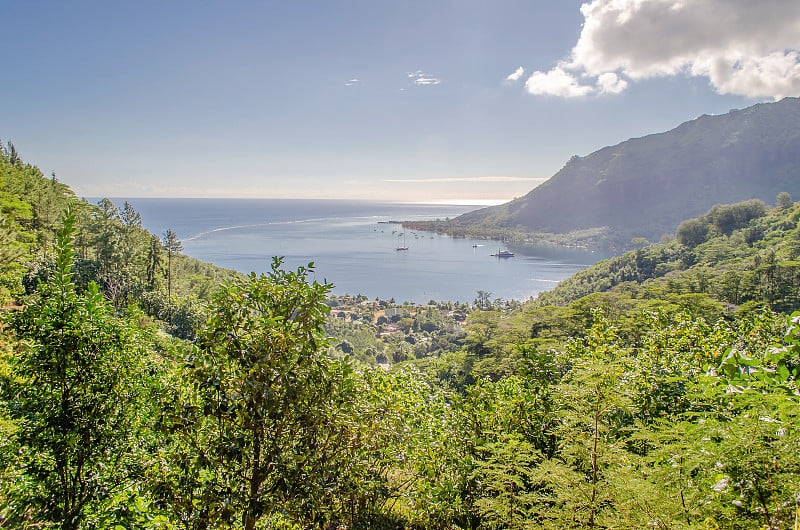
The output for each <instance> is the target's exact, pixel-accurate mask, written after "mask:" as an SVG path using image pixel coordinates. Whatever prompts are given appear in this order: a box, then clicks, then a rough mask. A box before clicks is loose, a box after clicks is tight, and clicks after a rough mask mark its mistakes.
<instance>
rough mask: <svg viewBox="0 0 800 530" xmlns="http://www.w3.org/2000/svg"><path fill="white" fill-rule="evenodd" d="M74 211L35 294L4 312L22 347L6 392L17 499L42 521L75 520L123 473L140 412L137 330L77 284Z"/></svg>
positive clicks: (64, 524)
mask: <svg viewBox="0 0 800 530" xmlns="http://www.w3.org/2000/svg"><path fill="white" fill-rule="evenodd" d="M73 223H74V214H73V213H72V211H71V209H68V210H67V213H66V214H65V216H64V219H63V228H62V229H61V230H60V231H59V232H58V234H57V239H56V245H57V246H56V263H55V272H54V275H53V277H52V279H51V282H50V283H48V284H46V285H44V286H43V287H42V289H41V290H40V291H39V293H38V296H37V297H36V298H35V299H34V300H33V301H31V302H30V303H29V304H27V305H26V307H25V308H24V309H23V310H22V311H21V312H19V313H17V314H15V315H12V316H11V317H10V323H11V328H12V329H13V331H14V333H15V334H16V336H17V338H18V339H19V341H20V342H19V345H20V351H19V355H18V357H17V358H16V359H15V361H14V362H15V365H14V367H13V369H14V373H15V374H16V378H15V379H14V380H13V381H12V382H11V384H10V386H9V388H7V389H5V390H6V392H7V395H6V398H7V399H8V400H9V402H10V404H11V406H10V410H11V411H12V415H13V417H15V418H16V419H18V420H19V422H20V423H19V430H18V431H17V432H16V441H17V443H18V444H19V447H20V450H19V458H20V464H21V470H22V471H21V472H22V474H23V476H24V477H25V478H24V479H23V482H25V481H29V483H30V484H31V487H28V488H26V489H24V490H23V491H21V496H22V497H23V500H24V501H25V502H26V503H28V504H29V506H30V507H31V508H32V509H33V512H34V516H35V517H36V518H37V519H39V520H42V521H53V522H57V523H59V524H60V525H61V526H60V528H63V529H65V530H72V529H76V528H78V527H79V526H80V525H81V522H82V520H83V519H84V518H85V514H86V511H87V510H88V509H89V508H91V507H96V506H97V505H98V504H99V503H101V502H102V501H103V500H104V499H106V498H108V497H109V496H110V495H111V494H112V492H113V491H114V490H115V489H117V488H119V487H120V486H121V485H122V484H123V483H124V482H125V481H126V477H127V472H128V470H126V469H125V467H126V463H127V462H128V460H126V459H127V458H128V457H130V456H131V450H132V447H133V442H132V440H133V438H134V436H135V434H136V430H137V429H136V425H137V419H136V415H135V414H133V411H132V409H133V407H134V404H135V402H136V391H135V390H134V387H133V386H132V385H131V384H129V383H131V382H132V381H136V380H137V377H136V373H137V371H138V370H137V362H138V361H137V360H136V359H137V358H138V357H139V355H138V352H136V353H137V354H134V352H133V351H132V350H133V348H134V347H135V344H136V341H135V337H134V332H133V331H132V330H131V329H130V328H129V327H128V326H126V325H125V324H124V323H122V322H121V321H119V320H117V319H116V318H115V317H114V316H113V312H112V310H111V309H110V308H109V307H108V305H107V303H106V301H105V300H104V299H103V297H102V295H101V294H100V293H99V291H98V288H97V285H95V284H94V283H91V284H90V285H89V288H88V289H87V291H86V292H84V293H82V294H81V295H78V294H77V293H76V290H75V284H74V283H73V272H72V260H73V247H72V242H73V233H74V226H73Z"/></svg>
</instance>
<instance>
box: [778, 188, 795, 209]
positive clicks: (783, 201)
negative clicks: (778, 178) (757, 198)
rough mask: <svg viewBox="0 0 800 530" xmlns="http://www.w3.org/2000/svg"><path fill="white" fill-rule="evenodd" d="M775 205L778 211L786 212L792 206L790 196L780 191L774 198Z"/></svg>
mask: <svg viewBox="0 0 800 530" xmlns="http://www.w3.org/2000/svg"><path fill="white" fill-rule="evenodd" d="M775 205H776V206H777V207H778V209H780V210H787V209H789V208H790V207H791V206H792V196H791V195H789V194H788V193H787V192H785V191H782V192H780V193H779V194H778V196H777V197H776V198H775Z"/></svg>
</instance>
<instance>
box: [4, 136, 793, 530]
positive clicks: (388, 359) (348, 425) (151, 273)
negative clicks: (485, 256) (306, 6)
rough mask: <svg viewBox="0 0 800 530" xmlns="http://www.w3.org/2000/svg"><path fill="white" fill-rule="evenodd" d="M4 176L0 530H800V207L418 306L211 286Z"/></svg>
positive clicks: (201, 275) (305, 288)
mask: <svg viewBox="0 0 800 530" xmlns="http://www.w3.org/2000/svg"><path fill="white" fill-rule="evenodd" d="M0 154H1V155H2V156H0V211H2V215H3V217H2V224H0V228H1V229H2V230H0V238H2V247H0V248H2V254H0V260H2V261H1V262H0V285H2V303H3V310H2V324H1V325H0V326H2V335H1V336H0V337H1V338H0V354H1V356H0V485H1V486H0V527H5V528H27V529H33V528H47V527H51V528H65V529H91V528H103V529H106V528H114V529H123V528H152V529H155V528H159V529H173V528H174V529H192V530H200V529H212V528H237V529H254V528H274V529H295V528H353V529H357V528H373V527H374V528H465V529H466V528H491V529H495V528H498V529H499V528H508V529H513V528H650V527H655V528H697V529H711V528H720V529H721V528H731V529H733V528H736V529H741V528H753V529H756V528H758V529H763V528H776V529H777V528H796V527H797V520H798V516H799V515H800V512H798V504H800V418H798V414H800V406H799V405H800V403H799V401H800V389H798V377H800V313H793V311H794V310H795V309H798V308H797V287H798V285H797V281H798V278H797V273H796V271H797V267H796V263H795V261H794V260H795V259H796V258H797V257H798V252H797V250H796V249H797V248H798V247H797V244H796V241H797V239H798V238H797V236H796V234H797V233H799V232H798V230H799V229H798V219H800V207H799V206H800V205H796V204H793V203H792V202H791V198H787V197H786V196H782V197H781V198H780V199H779V200H778V201H777V203H778V207H776V208H772V209H770V208H767V207H766V206H765V205H764V204H763V203H759V202H747V203H743V204H735V205H728V206H717V207H715V208H712V210H711V211H709V212H708V213H707V214H705V215H703V216H701V217H700V218H697V219H694V220H691V221H687V223H689V224H688V225H687V224H684V225H681V228H679V229H678V230H677V234H676V237H674V238H672V239H670V240H668V241H667V240H665V241H664V242H663V243H659V244H657V245H649V244H648V243H647V242H645V241H638V242H637V243H636V246H637V247H638V248H637V250H634V251H632V252H630V253H627V254H624V255H622V256H619V257H617V258H612V259H610V260H607V261H604V262H601V263H599V264H598V265H596V266H595V267H593V268H590V269H587V270H586V271H584V272H583V273H580V274H579V275H576V276H575V277H573V278H571V279H570V280H567V281H565V282H564V283H563V284H561V285H560V286H559V288H557V289H556V290H554V291H553V292H552V293H550V294H548V295H546V296H541V297H539V298H538V299H536V300H532V301H528V302H525V303H520V302H505V301H502V300H492V299H491V295H490V293H486V292H483V291H481V292H478V294H477V296H476V299H475V301H474V302H473V303H472V304H453V303H448V302H438V303H436V302H433V301H432V303H430V304H427V305H424V306H414V305H411V304H402V305H401V304H396V303H394V302H393V301H381V300H375V301H371V300H367V299H366V298H365V297H361V296H358V295H355V296H340V297H333V296H332V295H331V294H330V290H331V286H330V285H329V284H326V283H323V284H319V283H316V282H314V281H311V279H310V278H311V277H312V276H311V274H310V273H311V271H312V270H313V265H311V264H310V265H309V266H307V267H301V268H299V269H297V270H287V268H286V267H285V266H284V264H283V262H282V260H281V259H280V258H275V259H274V260H273V262H272V266H271V268H270V270H269V271H268V272H267V273H266V274H262V275H255V274H250V275H240V274H235V273H233V272H231V271H224V270H221V269H218V268H215V267H213V266H211V265H207V264H202V263H199V262H197V261H195V260H192V259H190V258H188V257H185V256H182V255H181V254H180V242H179V241H177V239H176V238H175V237H170V236H169V234H166V235H165V236H164V237H163V238H162V237H159V236H156V235H153V234H149V233H148V232H147V231H145V230H143V229H142V228H141V220H140V219H139V217H138V214H136V212H134V211H133V208H132V207H131V206H130V205H123V208H122V209H121V211H120V210H119V209H117V208H116V207H115V206H114V205H113V204H112V203H111V201H106V200H103V201H100V203H99V204H98V205H90V204H87V203H85V202H83V201H79V200H77V199H76V198H75V197H74V195H73V194H72V192H71V191H70V190H69V188H68V187H67V186H65V185H63V184H61V183H60V182H58V180H57V178H56V177H55V175H52V176H51V177H50V178H47V177H44V176H43V175H42V174H41V172H40V171H39V170H38V169H37V168H36V167H35V166H32V165H29V164H25V163H24V162H23V161H22V160H21V159H20V157H19V154H18V153H17V152H16V150H15V149H14V148H13V146H9V147H8V148H4V149H2V153H0ZM173 236H174V234H173ZM165 246H166V247H167V248H166V249H165ZM165 257H166V259H164V258H165Z"/></svg>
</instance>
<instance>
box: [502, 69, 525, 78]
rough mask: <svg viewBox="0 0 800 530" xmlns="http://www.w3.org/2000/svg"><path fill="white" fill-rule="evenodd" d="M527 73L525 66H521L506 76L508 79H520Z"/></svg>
mask: <svg viewBox="0 0 800 530" xmlns="http://www.w3.org/2000/svg"><path fill="white" fill-rule="evenodd" d="M524 73H525V69H524V68H523V67H521V66H520V67H519V68H517V69H516V70H514V71H513V72H511V73H510V74H508V75H507V76H506V81H519V80H520V78H521V77H522V74H524Z"/></svg>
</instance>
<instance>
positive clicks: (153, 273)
mask: <svg viewBox="0 0 800 530" xmlns="http://www.w3.org/2000/svg"><path fill="white" fill-rule="evenodd" d="M163 248H164V247H162V246H161V240H160V239H158V237H157V236H154V235H152V234H151V235H150V245H149V246H148V247H147V270H146V271H145V274H146V278H145V280H146V282H147V286H148V287H149V288H150V289H153V288H154V287H155V285H156V277H157V274H158V270H159V269H160V268H161V259H162V258H161V250H162V249H163Z"/></svg>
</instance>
